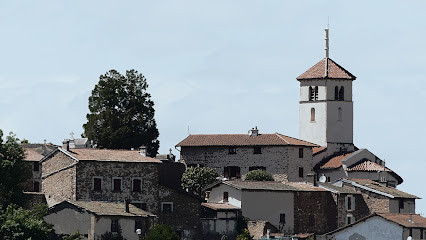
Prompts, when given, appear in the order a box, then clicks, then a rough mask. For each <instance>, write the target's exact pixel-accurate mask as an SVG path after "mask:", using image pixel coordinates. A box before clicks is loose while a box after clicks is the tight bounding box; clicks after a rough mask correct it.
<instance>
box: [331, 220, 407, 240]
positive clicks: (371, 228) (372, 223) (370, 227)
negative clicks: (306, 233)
mask: <svg viewBox="0 0 426 240" xmlns="http://www.w3.org/2000/svg"><path fill="white" fill-rule="evenodd" d="M402 231H403V229H402V227H401V226H399V225H398V224H395V223H392V222H389V221H387V220H384V219H383V218H381V217H379V216H374V217H371V218H369V219H367V220H365V221H363V222H360V223H358V224H355V225H353V226H351V227H348V228H346V229H343V230H341V231H339V232H337V233H335V234H334V237H335V239H336V240H348V239H352V238H350V237H351V236H353V235H355V234H358V235H361V236H363V237H365V239H366V240H401V239H402Z"/></svg>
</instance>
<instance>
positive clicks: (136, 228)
mask: <svg viewBox="0 0 426 240" xmlns="http://www.w3.org/2000/svg"><path fill="white" fill-rule="evenodd" d="M138 229H141V230H142V221H141V220H135V232H136V230H138Z"/></svg>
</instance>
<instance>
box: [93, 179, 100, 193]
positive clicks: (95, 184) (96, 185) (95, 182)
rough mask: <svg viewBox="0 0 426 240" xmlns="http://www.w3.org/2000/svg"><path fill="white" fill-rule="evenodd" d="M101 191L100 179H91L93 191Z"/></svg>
mask: <svg viewBox="0 0 426 240" xmlns="http://www.w3.org/2000/svg"><path fill="white" fill-rule="evenodd" d="M101 190H102V178H100V177H93V191H101Z"/></svg>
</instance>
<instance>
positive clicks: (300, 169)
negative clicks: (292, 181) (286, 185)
mask: <svg viewBox="0 0 426 240" xmlns="http://www.w3.org/2000/svg"><path fill="white" fill-rule="evenodd" d="M299 177H301V178H302V177H304V174H303V168H302V167H299Z"/></svg>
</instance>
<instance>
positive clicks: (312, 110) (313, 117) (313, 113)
mask: <svg viewBox="0 0 426 240" xmlns="http://www.w3.org/2000/svg"><path fill="white" fill-rule="evenodd" d="M311 122H315V108H311Z"/></svg>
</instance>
